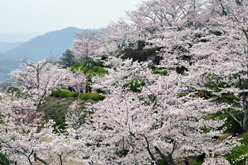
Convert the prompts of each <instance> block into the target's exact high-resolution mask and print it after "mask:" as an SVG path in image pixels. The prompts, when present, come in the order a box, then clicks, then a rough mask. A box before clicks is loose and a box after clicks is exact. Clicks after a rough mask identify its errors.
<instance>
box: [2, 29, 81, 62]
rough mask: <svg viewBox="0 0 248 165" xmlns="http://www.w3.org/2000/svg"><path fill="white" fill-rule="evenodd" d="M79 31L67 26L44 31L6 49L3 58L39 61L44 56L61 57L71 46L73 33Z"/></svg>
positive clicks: (79, 30)
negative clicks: (47, 31) (42, 33)
mask: <svg viewBox="0 0 248 165" xmlns="http://www.w3.org/2000/svg"><path fill="white" fill-rule="evenodd" d="M80 32H82V30H81V29H78V28H74V27H69V28H66V29H62V30H57V31H52V32H49V33H46V34H44V35H41V36H38V37H35V38H33V39H31V40H29V41H27V42H25V43H23V44H21V45H20V46H18V47H15V48H13V49H11V50H9V51H7V52H6V53H5V55H4V59H11V60H21V59H28V60H31V61H39V60H42V59H44V58H46V57H61V55H62V54H63V53H64V52H65V50H66V49H69V48H72V47H73V40H74V39H75V38H74V37H73V34H74V33H80Z"/></svg>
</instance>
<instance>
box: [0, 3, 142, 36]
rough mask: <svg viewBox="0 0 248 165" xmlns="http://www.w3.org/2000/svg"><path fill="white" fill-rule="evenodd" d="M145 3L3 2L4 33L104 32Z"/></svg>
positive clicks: (0, 10) (0, 26)
mask: <svg viewBox="0 0 248 165" xmlns="http://www.w3.org/2000/svg"><path fill="white" fill-rule="evenodd" d="M142 1H143V0H0V33H12V32H27V33H40V34H44V33H46V32H49V31H53V30H60V29H63V28H66V27H71V26H73V27H78V28H81V29H86V28H91V29H94V28H100V27H102V26H106V25H107V24H108V23H109V22H110V21H115V20H118V18H120V17H122V16H125V11H130V10H133V9H135V6H136V5H137V4H138V3H141V2H142Z"/></svg>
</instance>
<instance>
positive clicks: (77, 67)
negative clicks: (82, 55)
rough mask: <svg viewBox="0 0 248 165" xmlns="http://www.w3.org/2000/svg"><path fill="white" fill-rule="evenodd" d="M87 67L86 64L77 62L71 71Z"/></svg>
mask: <svg viewBox="0 0 248 165" xmlns="http://www.w3.org/2000/svg"><path fill="white" fill-rule="evenodd" d="M84 66H86V64H85V62H77V63H76V64H74V65H73V66H72V67H71V71H74V70H78V69H79V68H80V67H84Z"/></svg>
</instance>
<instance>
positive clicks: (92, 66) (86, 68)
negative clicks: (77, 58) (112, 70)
mask: <svg viewBox="0 0 248 165" xmlns="http://www.w3.org/2000/svg"><path fill="white" fill-rule="evenodd" d="M78 69H80V71H81V72H83V73H85V74H86V75H87V79H88V80H91V78H92V77H93V76H96V75H103V74H106V73H107V71H106V70H105V69H104V68H103V62H102V61H100V60H97V61H91V62H90V63H89V64H86V63H85V62H77V63H76V64H74V65H73V66H72V67H71V71H74V70H78Z"/></svg>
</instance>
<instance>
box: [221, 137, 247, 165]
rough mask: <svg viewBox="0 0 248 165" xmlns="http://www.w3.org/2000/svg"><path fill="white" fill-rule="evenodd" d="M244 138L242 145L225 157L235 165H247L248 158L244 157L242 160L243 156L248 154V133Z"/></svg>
mask: <svg viewBox="0 0 248 165" xmlns="http://www.w3.org/2000/svg"><path fill="white" fill-rule="evenodd" d="M242 138H243V139H242V140H240V142H241V144H242V145H241V146H237V147H235V148H233V149H232V150H231V153H229V154H226V155H225V158H226V159H227V160H228V161H229V162H230V163H231V164H233V165H236V164H240V165H241V164H245V163H246V160H247V159H248V156H244V158H243V159H240V158H241V157H242V155H245V154H248V132H246V133H245V134H244V135H243V137H242ZM238 159H240V160H238Z"/></svg>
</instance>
